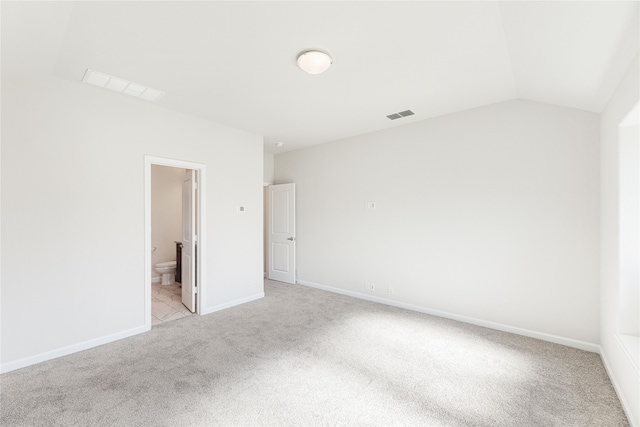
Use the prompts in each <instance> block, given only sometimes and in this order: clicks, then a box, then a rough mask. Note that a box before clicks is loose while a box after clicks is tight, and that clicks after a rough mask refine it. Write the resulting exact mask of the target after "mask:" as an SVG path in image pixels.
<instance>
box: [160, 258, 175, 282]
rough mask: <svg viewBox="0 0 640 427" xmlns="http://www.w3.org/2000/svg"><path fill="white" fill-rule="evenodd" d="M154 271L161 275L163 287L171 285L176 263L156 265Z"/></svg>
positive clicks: (169, 262)
mask: <svg viewBox="0 0 640 427" xmlns="http://www.w3.org/2000/svg"><path fill="white" fill-rule="evenodd" d="M156 271H157V272H158V273H160V274H161V275H162V284H163V285H173V283H174V282H175V277H176V262H175V261H167V262H159V263H158V264H156Z"/></svg>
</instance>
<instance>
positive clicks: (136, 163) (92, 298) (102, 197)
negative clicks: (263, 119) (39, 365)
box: [1, 77, 263, 369]
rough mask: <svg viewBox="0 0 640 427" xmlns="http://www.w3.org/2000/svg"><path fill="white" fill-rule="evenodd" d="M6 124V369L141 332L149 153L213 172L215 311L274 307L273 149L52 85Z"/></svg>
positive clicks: (112, 98) (39, 86)
mask: <svg viewBox="0 0 640 427" xmlns="http://www.w3.org/2000/svg"><path fill="white" fill-rule="evenodd" d="M2 114H3V117H2V196H3V200H2V231H3V233H2V306H1V308H2V355H1V360H2V367H3V369H7V368H11V367H15V366H17V365H24V364H28V363H31V362H34V361H38V360H42V359H46V358H47V357H49V356H55V355H59V354H61V353H64V352H65V351H67V350H69V349H71V350H73V349H77V348H78V347H79V346H80V347H81V346H83V345H85V344H86V345H89V344H91V343H96V342H104V341H105V340H107V341H108V340H109V339H110V337H119V336H123V335H126V334H127V333H135V332H139V331H140V330H141V329H140V328H142V327H143V325H144V323H145V319H144V307H145V301H144V295H145V284H144V276H145V271H144V253H145V248H144V244H145V243H144V242H145V240H144V218H145V216H144V203H145V201H144V156H145V155H152V156H157V157H166V158H173V159H179V160H184V161H191V162H196V163H203V164H205V165H206V167H207V185H206V188H207V199H206V200H207V207H206V212H207V224H208V232H207V240H208V241H207V256H206V259H205V260H204V262H205V263H206V270H207V276H206V277H207V283H206V284H205V286H206V287H207V293H206V300H204V301H201V303H202V304H203V307H204V311H205V312H207V311H212V310H215V309H217V308H221V307H224V306H228V305H232V304H234V303H237V302H240V301H244V300H247V299H250V298H254V297H259V296H261V295H263V281H262V180H263V170H262V169H263V158H262V150H263V148H262V147H263V146H262V143H263V141H262V137H260V136H258V135H254V134H250V133H247V132H243V131H240V130H236V129H233V128H229V127H226V126H222V125H219V124H216V123H213V122H209V121H206V120H202V119H198V118H194V117H190V116H187V115H183V114H179V113H176V112H173V111H171V110H168V109H165V108H161V107H159V106H157V105H154V104H151V103H148V102H144V101H140V100H137V99H134V98H129V97H126V96H124V95H120V94H117V93H111V92H109V91H104V90H101V89H98V88H94V87H91V86H88V85H83V84H81V83H73V82H67V81H63V80H59V79H56V78H53V77H34V78H23V79H16V80H8V79H5V80H3V81H2ZM239 204H243V205H245V206H246V207H247V210H246V212H245V213H242V214H241V213H238V212H237V205H239ZM87 343H88V344H87Z"/></svg>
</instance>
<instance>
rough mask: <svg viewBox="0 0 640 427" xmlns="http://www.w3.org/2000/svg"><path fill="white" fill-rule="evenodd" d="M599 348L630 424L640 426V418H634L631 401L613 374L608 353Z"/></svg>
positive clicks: (632, 426) (635, 426) (634, 426)
mask: <svg viewBox="0 0 640 427" xmlns="http://www.w3.org/2000/svg"><path fill="white" fill-rule="evenodd" d="M598 348H599V350H600V351H599V352H598V353H600V358H601V359H602V364H603V365H604V369H605V370H606V371H607V375H608V376H609V379H610V380H611V384H612V385H613V389H614V390H615V391H616V394H617V395H618V400H620V404H621V405H622V409H623V410H624V413H625V415H626V416H627V420H629V425H630V426H631V427H640V420H636V419H633V417H632V416H631V414H632V412H631V405H629V402H628V401H627V400H626V399H625V397H624V394H622V393H621V389H620V386H619V385H618V381H617V380H616V376H615V375H614V374H613V371H612V370H611V365H609V361H608V360H607V355H606V354H605V352H604V350H603V349H602V347H600V346H598Z"/></svg>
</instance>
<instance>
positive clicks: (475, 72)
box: [1, 1, 639, 153]
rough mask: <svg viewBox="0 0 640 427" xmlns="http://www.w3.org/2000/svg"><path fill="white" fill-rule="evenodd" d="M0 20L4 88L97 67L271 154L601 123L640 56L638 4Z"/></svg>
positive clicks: (130, 5) (81, 8)
mask: <svg viewBox="0 0 640 427" xmlns="http://www.w3.org/2000/svg"><path fill="white" fill-rule="evenodd" d="M1 8H2V9H1V13H2V58H1V59H2V75H3V77H19V76H24V75H33V74H51V75H54V76H57V77H60V78H62V79H66V80H69V81H72V82H77V83H78V84H82V83H81V80H82V77H83V75H84V73H85V71H86V69H87V68H91V69H94V70H97V71H101V72H104V73H108V74H112V75H114V76H118V77H121V78H124V79H128V80H131V81H133V82H137V83H141V84H145V85H148V86H150V87H153V88H157V89H160V90H163V91H165V92H166V94H165V95H164V96H163V97H162V98H161V99H160V100H158V101H157V102H156V103H157V104H158V105H160V106H162V107H165V108H169V109H173V110H177V111H181V112H184V113H187V114H191V115H194V116H199V117H203V118H207V119H210V120H214V121H216V122H220V123H223V124H226V125H230V126H233V127H237V128H240V129H244V130H247V131H251V132H254V133H258V134H261V135H264V137H265V151H266V152H271V153H278V152H283V151H288V150H292V149H296V148H301V147H305V146H309V145H313V144H318V143H322V142H327V141H332V140H337V139H340V138H345V137H348V136H353V135H358V134H363V133H367V132H372V131H376V130H380V129H385V128H389V127H394V126H399V125H403V124H406V123H411V122H414V121H418V120H424V119H427V118H430V117H435V116H439V115H443V114H448V113H452V112H456V111H461V110H465V109H469V108H474V107H478V106H482V105H487V104H492V103H496V102H500V101H505V100H509V99H514V98H524V99H529V100H535V101H540V102H546V103H552V104H556V105H561V106H566V107H573V108H579V109H583V110H588V111H593V112H600V111H602V109H603V108H604V106H605V105H606V103H607V101H608V99H609V97H610V96H611V94H612V93H613V91H614V89H615V88H616V85H617V83H618V82H619V80H620V79H621V77H622V75H623V74H624V72H625V71H626V69H627V68H628V66H629V64H630V63H631V61H632V60H633V58H634V57H635V56H636V55H637V53H638V44H639V43H638V39H639V37H638V36H639V32H638V31H639V30H638V20H639V19H638V2H637V1H620V2H616V1H568V2H553V1H548V2H546V1H529V2H525V1H470V2H458V1H410V2H400V1H388V2H378V1H353V2H346V1H343V2H329V1H317V2H305V1H285V2H272V1H258V2H244V1H236V2H203V1H200V2H162V1H158V2H155V1H141V2H91V1H86V2H7V1H3V2H2V4H1ZM309 48H321V49H323V50H326V51H328V52H329V53H330V54H331V55H332V57H333V65H332V67H331V68H330V69H329V70H328V71H327V72H325V73H324V74H320V75H309V74H306V73H304V72H302V71H301V70H300V69H299V68H297V66H296V62H295V60H296V56H297V55H298V53H300V52H301V51H303V50H305V49H309ZM86 90H103V89H98V88H94V87H91V86H87V87H86ZM113 96H125V95H120V94H115V93H114V94H113ZM139 102H148V101H142V100H140V101H139ZM407 109H411V110H413V111H414V112H415V115H413V116H410V117H406V118H403V119H399V120H395V121H391V120H389V119H387V118H386V115H388V114H392V113H395V112H398V111H403V110H407ZM276 142H283V143H284V144H285V145H284V146H283V147H282V148H277V147H276V146H275V143H276Z"/></svg>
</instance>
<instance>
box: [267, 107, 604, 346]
mask: <svg viewBox="0 0 640 427" xmlns="http://www.w3.org/2000/svg"><path fill="white" fill-rule="evenodd" d="M598 126H599V121H598V115H597V114H593V113H588V112H584V111H579V110H574V109H568V108H562V107H555V106H551V105H547V104H540V103H535V102H526V101H510V102H505V103H500V104H495V105H492V106H488V107H483V108H478V109H474V110H469V111H465V112H461V113H456V114H451V115H447V116H443V117H439V118H435V119H432V120H426V121H422V122H417V123H414V124H408V125H405V126H400V127H397V128H393V129H390V130H386V131H380V132H375V133H371V134H367V135H362V136H358V137H353V138H348V139H345V140H341V141H337V142H334V143H327V144H322V145H318V146H314V147H310V148H307V149H302V150H298V151H292V152H288V153H283V154H279V155H276V157H275V182H276V183H285V182H295V183H296V188H297V211H296V215H297V220H298V223H297V226H298V228H297V233H296V240H297V260H298V264H297V269H298V279H299V281H300V283H303V284H309V285H320V286H324V287H330V288H333V289H334V290H339V291H344V292H350V293H352V294H353V293H358V294H366V295H369V296H376V297H378V298H384V299H386V300H390V301H395V302H399V303H403V304H405V305H406V304H410V305H412V306H414V307H417V308H425V309H429V310H431V311H438V312H440V313H443V314H447V315H455V316H453V317H457V318H466V319H475V320H481V321H482V322H484V323H483V324H489V323H487V322H494V326H495V324H500V325H507V326H509V327H513V328H521V329H524V330H528V331H534V332H536V333H541V334H543V335H544V334H550V335H549V336H545V337H546V338H550V339H551V340H555V339H556V338H560V340H559V341H561V342H565V343H569V344H572V345H576V346H578V347H583V348H589V349H592V350H595V349H597V343H598V342H599V327H598V319H599V305H598V298H599V288H598V275H599V268H598V221H599V216H598V206H599V197H598V185H599V175H598V149H599V147H598V132H599V128H598ZM366 201H375V202H376V204H377V207H376V209H375V210H365V202H366ZM365 281H369V282H373V283H374V284H375V285H376V290H375V292H365V290H364V282H365ZM388 286H393V287H394V295H389V294H388V291H387V290H388ZM498 326H499V325H498ZM534 335H535V334H534ZM574 340H575V341H574Z"/></svg>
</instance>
